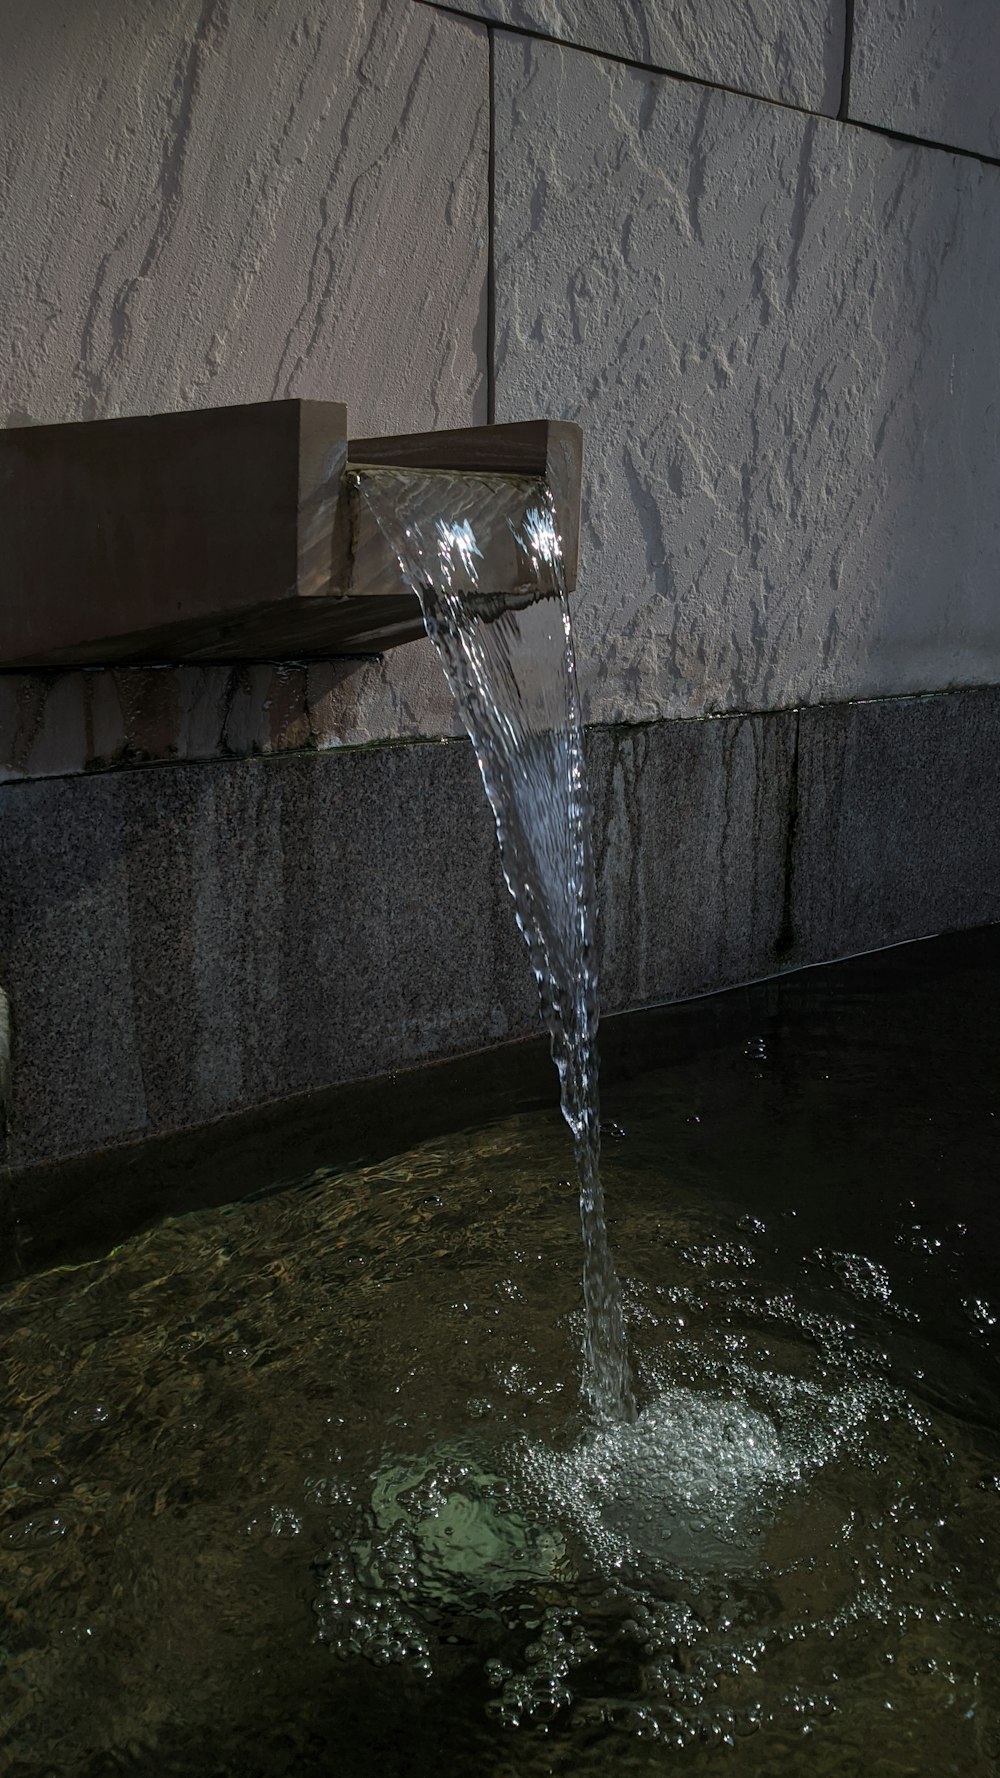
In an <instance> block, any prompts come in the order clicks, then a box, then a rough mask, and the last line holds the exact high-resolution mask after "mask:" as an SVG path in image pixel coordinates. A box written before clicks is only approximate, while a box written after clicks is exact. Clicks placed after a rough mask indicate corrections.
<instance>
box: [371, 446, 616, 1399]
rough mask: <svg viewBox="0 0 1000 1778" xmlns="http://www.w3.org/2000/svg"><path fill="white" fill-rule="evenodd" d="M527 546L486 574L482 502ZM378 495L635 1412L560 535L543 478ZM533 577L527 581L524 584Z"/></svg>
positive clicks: (588, 1321) (595, 1347) (593, 1390)
mask: <svg viewBox="0 0 1000 1778" xmlns="http://www.w3.org/2000/svg"><path fill="white" fill-rule="evenodd" d="M484 490H485V491H487V492H488V495H489V505H490V510H491V514H492V516H493V519H494V521H495V522H496V521H499V523H501V524H505V525H506V526H507V527H508V529H509V531H510V536H511V540H512V542H513V544H514V549H515V574H516V579H515V584H514V587H513V588H512V589H507V590H506V592H503V593H501V592H498V591H497V589H496V588H495V587H492V586H491V585H489V584H488V582H487V583H486V584H481V581H480V576H481V565H482V564H483V563H484V561H485V555H484V550H483V548H482V547H481V544H480V541H479V539H478V538H477V536H476V532H475V529H474V527H473V523H472V518H471V517H470V513H471V514H474V513H475V512H476V510H477V508H479V507H481V506H482V504H483V493H484ZM355 491H356V493H357V494H358V495H359V496H360V498H361V499H362V500H363V501H364V502H365V503H366V504H367V507H368V510H369V511H370V513H371V514H372V516H373V517H374V519H375V521H376V523H377V525H378V527H379V529H380V530H381V531H382V533H383V535H384V536H385V538H386V539H387V540H388V542H389V544H390V546H391V548H392V549H393V551H394V553H395V555H396V556H397V558H398V560H399V565H400V569H401V571H402V574H403V578H404V580H405V581H406V583H407V585H408V586H409V587H410V588H411V589H412V590H413V592H414V593H416V595H417V597H418V598H419V600H420V604H421V607H422V610H423V613H424V622H425V623H426V626H427V633H428V635H429V636H430V639H431V641H432V642H433V644H434V647H435V649H436V650H437V653H438V657H439V659H440V661H441V665H442V666H443V668H444V671H445V675H446V677H447V680H448V684H449V685H450V687H451V690H452V694H453V696H454V699H455V703H456V705H457V707H458V711H459V714H460V716H461V719H462V723H463V725H464V727H465V730H466V732H467V734H468V736H469V739H470V740H471V742H472V745H473V747H474V749H475V753H476V758H477V760H478V761H479V769H480V771H481V773H482V778H483V784H484V787H485V790H486V795H487V798H488V799H489V803H490V807H491V808H492V810H493V816H494V819H495V821H496V828H497V836H498V838H499V841H500V855H501V858H502V861H503V871H504V876H505V878H506V882H507V887H508V888H509V890H510V893H511V895H512V896H513V898H514V906H515V909H516V912H517V923H518V926H519V927H520V929H521V932H522V933H523V935H524V939H525V942H526V944H527V947H528V954H529V956H530V959H531V967H532V969H533V971H534V974H535V979H536V981H537V983H538V988H539V993H540V996H541V1006H542V1016H543V1018H544V1021H545V1024H546V1026H547V1028H548V1032H549V1036H550V1039H551V1044H552V1056H553V1060H554V1061H555V1064H556V1068H557V1069H558V1072H559V1086H560V1102H561V1105H562V1112H563V1116H564V1117H565V1119H566V1122H567V1124H568V1125H569V1128H570V1131H571V1132H572V1136H573V1147H574V1153H575V1159H576V1170H577V1177H578V1180H579V1186H580V1221H581V1226H582V1232H583V1298H584V1336H583V1346H584V1350H583V1387H584V1393H585V1395H586V1396H587V1398H588V1401H589V1403H590V1406H591V1409H592V1411H593V1414H594V1416H595V1418H596V1420H597V1421H598V1422H599V1423H601V1424H613V1423H615V1422H621V1421H623V1420H624V1421H632V1420H634V1419H635V1401H634V1396H633V1388H632V1380H631V1375H630V1371H629V1361H628V1351H627V1344H626V1337H625V1324H624V1316H623V1311H622V1295H621V1287H620V1285H619V1282H618V1278H617V1275H616V1272H615V1267H614V1261H613V1259H612V1257H611V1251H610V1248H609V1246H608V1236H607V1228H606V1226H605V1218H604V1192H603V1188H602V1185H601V1133H600V1111H599V1105H598V1079H597V1073H598V1066H597V1065H598V1052H597V1025H598V1015H599V999H598V983H597V960H596V950H595V943H594V908H595V889H594V872H593V860H592V852H591V841H590V800H589V793H588V789H587V770H586V764H585V760H584V750H583V724H582V719H581V714H580V698H579V691H578V688H577V678H576V662H575V657H574V651H573V626H572V621H571V618H570V609H569V599H568V597H567V592H566V583H565V577H564V573H563V559H562V544H561V540H560V537H559V534H558V529H557V525H556V516H555V508H554V504H553V500H552V495H551V493H550V492H549V490H548V489H547V488H546V487H545V485H544V483H542V482H540V481H534V480H528V479H526V478H525V479H521V478H514V477H500V476H474V475H461V476H458V475H456V476H452V475H447V474H442V473H440V472H433V471H432V472H430V473H429V474H426V475H423V476H422V475H419V474H415V473H414V471H413V470H394V469H365V470H364V471H362V472H360V473H358V474H357V475H356V478H355ZM525 589H527V590H525Z"/></svg>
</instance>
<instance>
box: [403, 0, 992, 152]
mask: <svg viewBox="0 0 1000 1778" xmlns="http://www.w3.org/2000/svg"><path fill="white" fill-rule="evenodd" d="M414 3H415V4H416V5H418V6H426V7H428V8H429V9H430V10H431V11H432V12H440V13H443V14H444V15H445V16H446V17H449V18H459V19H464V20H465V21H466V23H467V24H478V25H484V26H487V27H488V28H489V30H490V31H491V32H492V31H505V32H506V33H507V34H508V36H511V37H524V38H527V39H528V40H529V41H531V42H533V43H550V44H552V45H553V46H554V47H555V48H556V49H572V50H577V51H578V52H579V54H580V55H585V56H594V57H596V58H597V59H598V60H599V61H602V62H612V63H614V64H615V65H616V66H617V67H622V68H633V69H635V71H636V72H637V73H639V74H658V75H660V76H661V77H662V78H663V79H664V80H676V81H678V82H680V83H681V84H682V85H684V86H699V87H703V88H704V89H705V90H706V91H708V92H715V93H731V94H732V96H733V97H734V98H737V99H752V100H754V101H755V102H756V103H757V104H758V105H770V106H772V107H773V108H774V109H775V110H776V111H791V112H793V113H794V114H795V115H796V116H797V117H817V118H820V119H821V120H822V121H824V122H826V123H830V124H839V125H840V127H841V128H842V129H851V130H857V131H859V133H860V134H861V135H865V136H881V137H882V138H883V139H884V140H885V141H887V142H899V143H902V144H903V145H904V146H906V147H909V148H927V149H930V150H931V151H932V152H933V153H935V154H954V155H957V156H958V157H959V159H961V160H972V161H978V162H979V164H980V166H984V167H1000V155H992V154H980V153H979V151H978V150H977V149H975V148H960V147H958V145H957V144H956V143H952V142H938V141H936V140H935V139H934V138H933V137H931V136H914V135H910V134H908V133H907V132H906V131H905V130H895V129H893V128H892V127H891V126H890V125H889V124H876V123H869V122H868V121H867V120H865V119H864V118H858V117H846V116H843V115H841V112H842V110H843V106H842V105H841V110H840V111H837V112H833V111H816V110H813V109H812V108H811V107H810V106H808V105H796V104H794V103H793V102H792V100H790V99H775V98H773V97H771V96H770V95H768V94H767V93H757V92H753V91H752V90H751V89H750V88H749V87H743V86H728V85H727V84H726V82H725V81H722V80H706V79H705V77H704V76H703V75H700V74H686V73H684V72H683V71H682V70H681V69H680V68H667V67H665V66H663V64H662V63H658V62H639V61H633V60H632V58H631V57H630V56H623V55H617V54H616V53H615V51H614V50H610V49H597V48H595V47H593V46H592V45H591V44H587V43H574V42H573V40H572V38H569V37H556V36H553V35H552V33H551V32H549V31H540V30H538V29H537V28H536V27H534V26H532V25H512V24H508V23H507V22H506V21H505V20H501V19H492V20H490V19H484V18H483V17H482V16H481V15H480V14H479V13H475V12H465V11H463V9H462V8H461V7H460V6H453V5H446V4H444V0H414Z"/></svg>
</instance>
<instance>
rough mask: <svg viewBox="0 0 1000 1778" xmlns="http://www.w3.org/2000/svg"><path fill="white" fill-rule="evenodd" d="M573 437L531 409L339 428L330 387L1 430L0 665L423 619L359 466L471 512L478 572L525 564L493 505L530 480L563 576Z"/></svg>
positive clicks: (396, 635) (261, 653) (250, 646)
mask: <svg viewBox="0 0 1000 1778" xmlns="http://www.w3.org/2000/svg"><path fill="white" fill-rule="evenodd" d="M581 456H582V445H581V434H580V430H579V428H578V427H576V426H574V425H571V424H569V423H566V422H560V421H549V420H533V421H526V422H522V423H519V424H515V425H505V426H478V427H470V428H467V429H463V430H459V431H452V432H438V433H434V432H430V433H416V434H407V435H404V436H400V437H393V438H377V439H371V438H368V439H360V440H357V441H354V442H350V443H349V442H348V436H347V410H346V408H345V407H344V406H343V405H342V404H341V403H338V402H307V401H279V402H268V403H261V404H257V405H253V406H247V407H232V408H216V409H203V410H199V411H196V412H194V413H184V414H159V415H153V416H148V417H142V418H137V419H122V420H101V421H85V422H79V423H76V424H71V425H65V426H39V427H27V428H17V429H13V430H9V431H5V432H0V538H2V541H3V551H2V556H0V561H2V564H3V566H2V569H0V574H2V580H0V669H4V668H6V669H14V668H16V669H18V670H24V669H26V668H33V667H65V666H103V665H112V664H122V663H136V664H138V663H141V662H147V663H150V662H156V663H165V662H180V661H208V660H219V661H226V660H262V659H263V660H268V659H270V660H273V659H281V658H285V659H288V658H295V659H301V658H308V657H309V656H321V657H322V656H330V655H339V654H371V653H380V652H382V651H383V650H384V649H386V648H390V647H394V646H395V645H396V644H398V643H400V642H406V641H410V640H412V639H415V638H416V637H419V636H421V635H422V634H423V620H422V617H421V613H420V608H419V604H418V601H417V599H416V597H415V595H414V594H413V592H412V591H410V590H409V589H408V588H407V587H406V586H405V585H404V584H403V581H402V578H401V575H400V570H399V566H398V562H397V560H396V559H395V557H394V555H393V552H392V550H391V548H390V546H389V544H388V543H387V541H386V540H385V538H384V537H383V536H381V534H380V533H379V532H378V527H377V526H376V525H375V523H374V521H373V520H372V519H371V518H370V515H367V514H366V511H365V508H364V503H363V502H360V501H359V500H358V499H357V478H358V476H361V477H363V476H364V475H365V474H366V473H368V472H370V471H371V470H373V469H378V468H383V469H384V468H387V467H388V468H392V469H393V470H395V471H398V472H399V473H400V474H407V473H409V474H411V475H412V476H413V477H415V478H417V479H419V480H420V481H421V483H422V485H423V487H424V488H425V489H426V497H427V498H428V499H433V495H434V477H435V475H441V476H442V477H443V476H445V475H446V474H447V477H448V480H449V484H450V485H451V486H452V488H453V489H454V481H455V478H456V477H458V478H460V484H461V486H460V498H461V501H462V503H463V504H464V505H465V507H466V508H467V510H468V512H469V515H470V519H474V523H475V529H476V536H477V539H478V540H479V543H480V547H481V549H482V550H483V558H484V560H483V571H482V574H481V576H480V582H479V584H480V586H481V588H482V589H484V590H486V591H488V593H489V594H490V595H491V596H494V597H496V598H499V599H500V600H501V601H502V602H503V603H505V604H507V605H509V604H512V603H518V602H521V603H523V602H525V601H527V600H529V599H531V598H534V597H537V596H538V595H539V593H540V592H542V591H544V590H545V589H544V588H543V587H542V586H541V584H538V585H533V584H531V583H530V578H529V580H528V581H526V579H525V575H524V566H523V560H521V559H519V558H518V555H517V551H516V550H515V549H514V547H513V546H512V540H511V533H510V525H509V523H508V522H507V520H508V517H509V512H510V510H511V502H512V501H513V502H514V504H515V505H516V502H517V500H518V498H520V497H522V496H523V497H525V498H526V497H527V494H528V491H530V490H531V489H533V488H536V487H537V483H538V481H539V479H540V478H541V479H544V480H545V481H546V482H547V484H548V485H549V487H550V489H551V491H552V495H553V499H554V502H555V509H556V515H557V521H558V525H559V530H560V534H561V537H562V547H563V560H564V569H565V578H566V584H567V586H569V587H570V588H572V587H573V586H574V585H575V582H576V563H577V542H578V536H579V520H580V474H581Z"/></svg>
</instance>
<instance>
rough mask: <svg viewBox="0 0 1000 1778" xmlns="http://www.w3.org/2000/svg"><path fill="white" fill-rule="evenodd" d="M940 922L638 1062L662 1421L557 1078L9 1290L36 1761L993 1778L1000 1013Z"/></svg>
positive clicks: (625, 1164)
mask: <svg viewBox="0 0 1000 1778" xmlns="http://www.w3.org/2000/svg"><path fill="white" fill-rule="evenodd" d="M997 948H998V947H996V946H995V945H994V950H996V949H997ZM921 952H922V958H923V961H921V960H920V959H919V958H918V959H917V961H916V962H914V963H911V964H909V965H908V966H907V967H906V968H905V969H904V966H903V963H902V961H901V960H897V961H896V962H895V963H887V962H886V961H885V960H872V962H870V963H867V964H864V965H852V966H850V969H849V970H847V971H846V972H845V971H841V972H831V976H830V978H826V979H825V978H824V977H823V975H821V974H818V973H816V974H813V975H812V976H811V977H810V976H803V977H800V978H798V979H797V980H794V981H793V980H789V981H788V982H787V983H784V984H781V985H779V986H777V987H775V986H774V985H772V986H770V987H769V988H767V989H766V990H759V991H756V993H755V994H752V995H749V996H744V997H743V998H742V999H740V1000H738V1001H735V1002H730V1003H729V1004H730V1010H729V1012H728V1013H727V1014H726V1016H725V1018H721V1017H720V1018H719V1019H715V1017H714V1014H713V1011H712V1008H711V1006H710V1005H708V1004H707V1003H706V1005H704V1006H703V1007H702V1008H701V1009H681V1010H680V1012H679V1013H678V1018H679V1019H681V1020H686V1021H687V1024H686V1025H685V1031H686V1032H687V1033H688V1038H687V1040H686V1041H684V1042H678V1044H677V1045H676V1053H673V1054H672V1055H671V1062H670V1066H669V1067H668V1068H658V1067H655V1066H652V1067H648V1068H645V1069H641V1070H638V1071H637V1072H635V1073H634V1075H633V1078H632V1079H631V1080H629V1081H623V1080H621V1079H619V1082H618V1084H617V1085H615V1086H612V1087H610V1088H609V1089H608V1090H607V1093H606V1098H607V1101H608V1106H607V1109H608V1114H609V1116H612V1117H613V1118H614V1120H615V1123H616V1124H617V1125H618V1126H619V1128H620V1131H621V1132H623V1134H621V1135H620V1137H619V1138H618V1139H616V1140H614V1141H611V1142H609V1143H608V1144H607V1158H606V1176H607V1181H608V1186H609V1201H610V1203H611V1204H612V1206H613V1208H614V1212H615V1226H614V1238H615V1242H616V1246H617V1251H618V1253H619V1255H620V1260H621V1270H622V1274H623V1279H624V1288H625V1299H626V1313H627V1317H628V1323H629V1333H630V1339H631V1344H632V1349H633V1352H634V1353H635V1355H636V1363H637V1370H638V1395H639V1399H640V1404H641V1412H640V1414H639V1417H638V1419H637V1421H636V1422H635V1423H634V1424H633V1425H624V1426H619V1427H613V1428H609V1427H601V1428H596V1429H595V1428H594V1427H593V1426H591V1425H588V1424H587V1423H586V1421H585V1419H584V1417H583V1416H582V1414H581V1410H580V1403H579V1393H578V1379H577V1376H576V1367H577V1364H578V1353H579V1349H580V1348H579V1336H580V1315H581V1311H580V1305H579V1272H578V1243H579V1228H578V1222H577V1211H576V1203H575V1193H574V1191H573V1190H572V1189H571V1188H570V1186H569V1185H568V1183H567V1182H566V1177H567V1171H568V1162H569V1159H570V1156H569V1152H568V1142H567V1137H566V1133H565V1130H564V1128H563V1126H562V1125H561V1123H560V1121H559V1119H558V1117H557V1116H556V1115H555V1114H554V1113H548V1112H531V1113H525V1114H523V1115H512V1116H510V1117H506V1118H504V1119H503V1120H502V1121H499V1122H494V1123H492V1124H490V1125H488V1126H486V1127H481V1128H472V1129H468V1130H466V1131H463V1132H459V1133H456V1134H455V1135H453V1136H451V1137H448V1138H446V1139H441V1138H435V1139H434V1140H432V1141H428V1142H425V1143H423V1144H420V1145H418V1146H417V1147H415V1148H413V1149H411V1150H409V1151H408V1152H406V1153H404V1154H400V1155H398V1156H395V1157H393V1158H392V1159H391V1160H389V1161H388V1162H386V1163H384V1164H383V1163H380V1164H378V1165H373V1166H369V1167H364V1168H358V1169H354V1170H353V1171H350V1172H341V1173H339V1174H334V1173H332V1172H328V1171H325V1170H323V1169H320V1170H318V1171H316V1172H315V1173H314V1174H312V1175H311V1176H310V1177H309V1178H308V1179H306V1180H303V1181H302V1183H301V1185H300V1186H299V1188H298V1189H295V1190H291V1191H287V1192H284V1193H282V1194H280V1195H278V1196H273V1197H269V1198H263V1199H260V1200H258V1201H255V1202H253V1203H248V1204H243V1205H238V1206H234V1207H232V1208H230V1209H228V1210H223V1211H219V1210H212V1211H205V1212H200V1213H197V1214H193V1215H189V1216H187V1217H184V1218H181V1219H177V1220H175V1221H173V1222H168V1223H166V1224H164V1225H163V1226H162V1227H160V1228H159V1229H157V1230H154V1231H151V1232H149V1233H146V1234H143V1235H140V1236H137V1237H135V1238H133V1239H132V1240H129V1241H127V1242H125V1243H123V1244H122V1246H120V1247H119V1248H118V1249H117V1250H116V1251H115V1252H114V1253H113V1254H112V1255H111V1256H110V1257H109V1258H107V1259H106V1260H104V1261H97V1262H94V1263H91V1264H87V1265H86V1266H82V1267H79V1268H76V1269H70V1268H66V1269H62V1270H59V1271H56V1272H50V1273H48V1274H46V1275H42V1276H38V1277H35V1278H31V1279H27V1280H24V1281H22V1282H21V1283H19V1284H18V1285H16V1286H14V1287H13V1288H11V1289H10V1290H9V1291H7V1292H6V1293H5V1295H4V1296H3V1297H2V1298H0V1357H2V1366H3V1368H2V1381H0V1398H2V1403H3V1417H2V1421H0V1426H2V1432H0V1466H2V1467H0V1484H2V1489H3V1519H2V1529H0V1597H2V1599H3V1632H2V1636H0V1644H2V1651H3V1652H2V1664H0V1724H2V1729H0V1735H2V1737H3V1754H4V1770H5V1772H9V1773H12V1774H13V1775H14V1778H43V1774H44V1775H47V1774H53V1773H58V1774H59V1775H60V1778H63V1775H65V1778H103V1775H104V1774H111V1773H122V1772H127V1773H136V1774H141V1775H143V1778H152V1775H153V1774H154V1773H155V1774H157V1775H159V1774H161V1773H176V1774H202V1773H211V1774H220V1775H221V1774H226V1775H227V1778H228V1775H231V1778H237V1775H239V1778H258V1775H259V1778H265V1775H268V1778H270V1775H271V1774H289V1775H291V1774H295V1775H296V1778H301V1775H305V1778H312V1775H316V1778H319V1774H324V1775H332V1774H341V1773H346V1774H361V1773H362V1772H364V1773H370V1772H372V1771H373V1770H382V1771H385V1772H387V1773H389V1774H403V1773H407V1774H414V1775H416V1778H423V1775H424V1774H431V1773H433V1774H435V1775H437V1774H438V1773H440V1772H442V1771H446V1772H448V1773H457V1774H467V1773H469V1774H471V1773H475V1774H483V1778H510V1775H512V1774H515V1773H516V1774H517V1775H518V1778H533V1775H535V1774H538V1778H541V1775H542V1774H549V1773H559V1774H567V1775H568V1774H570V1773H574V1774H575V1773H584V1774H588V1773H593V1774H595V1775H596V1774H605V1773H622V1774H637V1775H638V1774H653V1773H661V1772H663V1771H664V1770H667V1769H670V1770H673V1769H674V1768H675V1767H676V1769H677V1770H678V1771H682V1772H685V1773H693V1774H704V1775H707V1778H714V1775H715V1774H717V1773H729V1772H733V1771H735V1770H738V1771H739V1773H740V1774H741V1778H743V1775H744V1774H749V1775H751V1778H799V1775H800V1774H801V1773H802V1772H803V1771H805V1770H810V1771H816V1772H818V1773H824V1774H836V1775H838V1778H853V1775H854V1774H857V1773H861V1772H863V1773H865V1774H869V1773H871V1774H874V1775H876V1778H890V1775H892V1778H897V1775H898V1778H902V1775H904V1774H920V1775H921V1778H923V1775H924V1774H929V1773H934V1774H939V1773H940V1774H947V1773H954V1774H959V1775H961V1778H995V1774H996V1772H997V1769H998V1760H1000V1725H998V1709H997V1695H998V1694H997V1680H998V1677H1000V1674H998V1649H1000V1606H998V1603H997V1601H998V1597H1000V1594H998V1584H997V1583H998V1579H1000V1575H998V1557H997V1550H998V1549H1000V1436H998V1431H997V1425H998V1421H997V1406H998V1373H997V1356H998V1344H997V1326H998V1314H1000V1296H998V1291H997V1286H996V1282H995V1277H996V1255H997V1251H998V1244H1000V1215H998V1209H997V1205H996V1197H995V1170H996V1138H995V1125H996V1114H997V1113H998V1112H1000V1103H998V1099H1000V1093H998V1086H997V1081H998V1078H1000V1075H998V1070H997V1067H996V1063H997V1059H998V1053H1000V1021H998V1019H997V1016H996V1014H995V1013H993V1012H992V1011H991V1010H990V1007H989V1004H988V1002H989V983H990V980H991V979H992V978H991V975H990V972H989V970H987V969H984V968H983V967H978V968H973V967H969V968H968V969H965V970H964V971H958V972H956V971H955V970H949V969H948V968H944V967H942V966H941V964H940V963H939V962H935V957H937V956H940V955H941V953H940V952H936V951H935V948H934V947H933V946H926V947H922V948H921ZM914 956H916V953H914ZM894 972H895V974H894ZM830 980H833V981H835V982H837V983H839V984H840V985H839V986H838V987H836V989H834V988H831V987H830V986H829V981H830ZM650 1029H651V1027H650V1026H649V1025H648V1024H646V1025H643V1024H642V1022H641V1021H640V1022H639V1023H638V1025H637V1026H636V1030H637V1031H638V1032H639V1033H640V1034H641V1033H642V1032H643V1031H647V1032H648V1031H649V1030H650ZM762 1046H763V1054H762ZM931 1057H932V1058H933V1061H934V1066H933V1068H930V1067H928V1065H927V1063H928V1059H929V1058H931ZM647 1060H648V1061H649V1062H650V1063H655V1061H656V1057H655V1056H654V1055H647ZM734 1748H735V1749H736V1750H737V1751H736V1754H735V1756H734V1753H733V1749H734Z"/></svg>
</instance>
